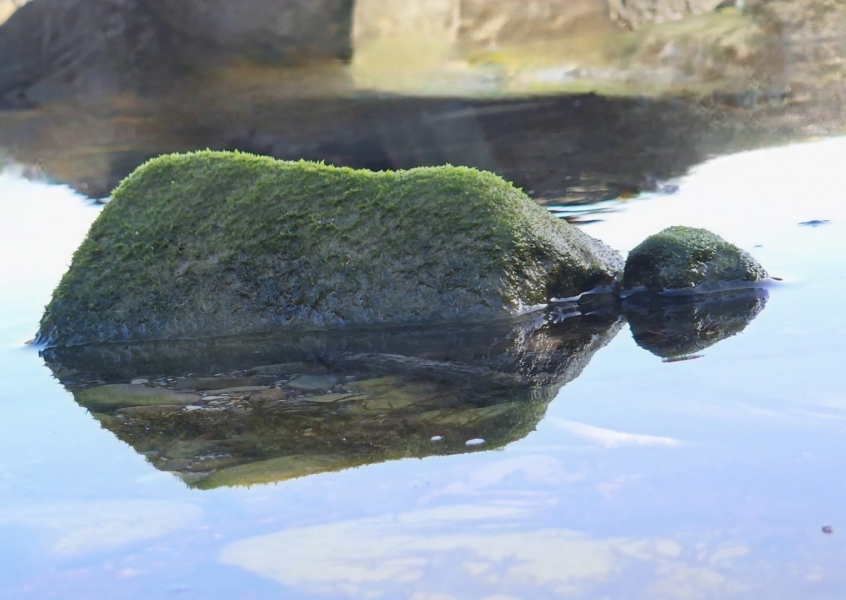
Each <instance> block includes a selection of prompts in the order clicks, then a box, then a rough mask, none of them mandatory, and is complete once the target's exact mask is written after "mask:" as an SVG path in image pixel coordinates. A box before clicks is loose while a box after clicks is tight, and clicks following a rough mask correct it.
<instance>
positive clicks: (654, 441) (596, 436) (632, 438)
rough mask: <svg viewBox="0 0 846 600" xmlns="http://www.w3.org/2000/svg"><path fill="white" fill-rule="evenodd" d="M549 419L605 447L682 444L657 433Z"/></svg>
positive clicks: (552, 423)
mask: <svg viewBox="0 0 846 600" xmlns="http://www.w3.org/2000/svg"><path fill="white" fill-rule="evenodd" d="M547 421H548V422H549V423H550V424H551V425H552V426H554V427H555V428H556V429H559V430H561V431H564V432H566V433H569V434H571V435H574V436H575V437H577V438H579V439H582V440H584V441H586V442H591V443H593V444H599V445H600V446H604V447H605V448H619V447H621V446H652V447H670V448H672V447H675V446H678V445H680V444H681V442H680V441H679V440H676V439H673V438H669V437H661V436H657V435H645V434H642V433H625V432H623V431H615V430H613V429H604V428H602V427H594V426H593V425H586V424H584V423H579V422H577V421H567V420H564V419H558V418H556V417H547Z"/></svg>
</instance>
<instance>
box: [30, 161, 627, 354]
mask: <svg viewBox="0 0 846 600" xmlns="http://www.w3.org/2000/svg"><path fill="white" fill-rule="evenodd" d="M621 268H622V260H621V259H620V257H619V255H618V254H617V253H616V251H613V250H611V249H610V248H608V247H607V246H605V245H604V244H602V243H601V242H599V241H598V240H595V239H593V238H591V237H590V236H588V235H587V234H585V233H583V232H582V231H580V230H578V229H577V228H575V227H573V226H572V225H569V224H568V223H566V222H563V221H560V220H558V219H556V218H555V217H553V216H552V215H550V214H549V212H548V211H546V210H544V209H542V208H540V207H538V206H537V205H536V204H535V203H533V202H532V201H531V200H530V199H529V198H528V197H527V196H526V195H524V194H523V193H522V192H520V191H519V190H517V189H515V188H514V187H513V186H511V185H510V184H508V183H507V182H505V181H503V180H502V179H500V178H498V177H496V176H495V175H493V174H491V173H484V172H480V171H475V170H471V169H466V168H455V167H441V168H434V169H416V170H410V171H405V172H381V173H374V172H371V171H352V170H349V169H338V168H334V167H328V166H325V165H321V164H315V163H306V162H299V163H292V162H281V161H275V160H273V159H269V158H263V157H256V156H250V155H244V154H238V153H213V152H203V153H195V154H187V155H173V156H166V157H162V158H159V159H155V160H153V161H151V162H149V163H147V164H146V165H144V166H142V167H141V168H139V169H138V171H136V172H135V173H134V174H133V175H131V176H129V177H128V178H127V179H126V180H125V181H124V182H123V184H122V185H121V187H120V188H119V189H118V190H116V191H115V194H114V199H113V201H112V202H111V203H110V204H109V205H108V206H107V207H106V208H105V209H104V210H103V213H102V214H101V216H100V217H99V218H98V219H97V221H96V222H95V223H94V225H93V226H92V228H91V231H90V232H89V235H88V238H87V239H86V241H85V242H84V243H83V244H82V246H81V247H80V249H79V250H78V251H77V253H76V255H75V257H74V262H73V264H72V266H71V269H70V270H69V271H68V273H67V274H66V275H65V277H64V278H63V279H62V281H61V283H60V284H59V287H58V288H57V290H56V292H55V294H54V298H53V301H52V303H51V304H50V306H49V307H48V309H47V311H46V313H45V316H44V319H43V322H42V327H41V331H40V334H39V335H40V339H41V340H42V341H44V342H46V343H48V344H50V345H73V344H80V343H87V342H94V341H98V342H101V341H121V340H139V339H157V338H159V339H161V338H172V337H185V336H198V335H203V336H208V335H232V334H242V333H249V332H255V331H261V330H264V329H267V328H274V327H275V328H286V329H326V328H337V327H348V326H361V325H386V324H409V323H439V322H449V321H453V322H461V321H464V322H467V321H481V320H490V319H497V318H504V317H508V316H513V315H516V314H519V313H520V312H521V311H522V310H524V307H527V306H535V305H539V304H545V303H547V302H549V301H550V299H552V298H568V297H574V296H578V295H579V294H581V293H583V292H587V291H590V290H593V289H595V288H600V287H607V286H609V285H611V284H612V283H614V282H615V281H616V278H617V276H618V274H619V272H620V271H621Z"/></svg>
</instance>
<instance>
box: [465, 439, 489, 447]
mask: <svg viewBox="0 0 846 600" xmlns="http://www.w3.org/2000/svg"><path fill="white" fill-rule="evenodd" d="M484 443H485V440H483V439H482V438H473V439H472V440H467V442H465V446H481V445H482V444H484Z"/></svg>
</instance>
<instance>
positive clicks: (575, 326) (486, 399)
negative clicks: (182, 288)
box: [44, 298, 622, 489]
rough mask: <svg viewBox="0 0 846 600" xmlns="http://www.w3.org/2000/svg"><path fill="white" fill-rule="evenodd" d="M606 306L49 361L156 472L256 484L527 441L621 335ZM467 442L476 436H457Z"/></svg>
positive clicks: (206, 482)
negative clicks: (566, 314) (559, 397)
mask: <svg viewBox="0 0 846 600" xmlns="http://www.w3.org/2000/svg"><path fill="white" fill-rule="evenodd" d="M605 302H608V300H607V299H601V298H594V299H592V301H591V303H590V304H588V305H583V306H582V307H581V309H582V310H581V312H582V314H581V315H580V316H573V317H570V318H566V319H564V320H563V321H561V322H558V321H560V318H559V317H558V316H556V315H560V314H562V313H561V312H560V311H558V312H557V313H556V312H555V311H551V312H549V313H547V314H538V313H536V314H532V315H526V316H525V317H523V318H522V319H520V320H518V321H517V322H513V321H510V322H498V323H491V324H487V325H485V326H465V327H448V328H430V329H426V330H424V329H416V330H408V329H406V330H379V331H373V330H368V331H354V330H346V331H341V332H327V333H319V334H318V333H308V334H298V335H290V334H289V335H285V336H280V335H274V336H266V337H263V338H255V337H254V338H249V339H243V338H239V339H218V340H205V341H185V342H167V343H164V342H163V343H148V344H136V345H109V346H104V345H100V346H95V345H92V346H82V347H76V348H66V349H50V350H45V351H44V356H45V359H46V361H47V363H48V365H49V366H50V367H51V368H52V369H53V372H54V373H55V375H56V376H57V377H58V378H59V379H60V380H61V381H62V383H63V384H64V385H65V386H66V387H67V388H68V389H70V390H71V391H72V392H73V393H74V396H75V399H76V400H77V402H78V403H79V404H81V405H82V406H85V407H86V408H88V409H89V410H90V411H91V412H92V414H93V415H94V416H95V418H97V419H98V420H99V421H100V423H101V425H102V427H103V428H105V429H108V430H110V431H112V432H113V433H114V434H115V435H116V436H117V437H118V438H120V439H121V440H123V441H125V442H126V443H128V444H130V445H131V446H132V447H133V448H135V450H137V451H138V452H139V453H142V454H144V455H145V456H147V457H148V459H149V460H150V461H151V462H152V463H153V464H154V465H155V466H156V467H157V468H159V469H161V470H164V471H170V472H174V473H176V474H178V475H180V476H181V477H182V478H183V479H184V480H185V481H186V482H187V483H189V484H190V485H193V486H196V487H199V488H204V489H209V488H214V487H219V486H231V485H251V484H258V483H268V482H273V481H281V480H286V479H290V478H293V477H299V476H304V475H308V474H313V473H320V472H325V471H335V470H340V469H345V468H350V467H355V466H359V465H365V464H370V463H377V462H383V461H386V460H394V459H400V458H407V457H416V458H422V457H424V456H430V455H448V454H457V453H464V452H470V451H473V450H476V449H491V448H497V447H502V446H504V445H506V444H508V443H510V442H513V441H515V440H518V439H521V438H523V437H524V436H526V435H527V434H528V433H529V432H531V431H532V430H533V429H534V428H535V426H536V424H537V423H538V422H539V421H540V420H541V418H542V417H543V415H544V413H545V411H546V407H547V404H548V403H549V402H550V401H551V400H552V398H554V397H555V395H556V393H557V391H558V389H559V388H560V387H561V386H562V385H564V384H566V383H568V382H569V381H571V380H573V379H575V378H576V377H578V375H579V374H580V373H581V371H582V369H584V367H585V366H586V365H587V363H588V361H589V360H590V359H591V357H592V356H593V354H594V353H595V352H596V351H597V350H598V349H599V348H601V347H602V346H604V345H605V344H606V343H607V342H608V341H609V340H610V339H612V338H613V337H614V336H615V335H616V333H617V332H618V331H619V329H620V327H621V325H622V319H621V318H620V316H619V313H618V311H617V310H615V309H614V307H613V304H612V305H611V306H603V303H605ZM571 312H572V311H571ZM586 313H590V314H586ZM132 381H134V382H135V383H130V382H132ZM435 437H440V439H439V440H433V439H432V438H435ZM471 439H483V440H485V443H484V444H482V445H480V446H468V445H466V442H467V441H468V440H471Z"/></svg>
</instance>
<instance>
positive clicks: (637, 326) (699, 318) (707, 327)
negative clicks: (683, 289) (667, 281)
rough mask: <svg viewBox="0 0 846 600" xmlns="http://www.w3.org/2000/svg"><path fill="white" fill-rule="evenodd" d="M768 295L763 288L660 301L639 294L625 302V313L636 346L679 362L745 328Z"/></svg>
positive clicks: (762, 306)
mask: <svg viewBox="0 0 846 600" xmlns="http://www.w3.org/2000/svg"><path fill="white" fill-rule="evenodd" d="M768 296H769V295H768V293H767V290H765V289H749V290H740V291H734V292H724V293H719V294H707V295H703V296H676V297H662V298H656V297H654V296H650V295H647V294H639V295H635V296H632V297H630V298H629V299H627V301H626V305H625V314H626V318H627V319H628V321H629V326H630V327H631V331H632V336H634V339H635V342H637V345H638V346H640V347H641V348H643V349H645V350H648V351H649V352H651V353H652V354H654V355H656V356H659V357H661V358H663V359H665V360H668V361H672V360H682V359H684V358H693V357H694V356H695V355H696V353H697V352H700V351H702V350H704V349H705V348H708V347H709V346H713V345H714V344H716V343H717V342H719V341H721V340H724V339H726V338H728V337H731V336H733V335H735V334H738V333H740V332H741V331H743V330H744V329H746V326H747V325H749V323H751V322H752V320H753V319H754V318H755V317H757V316H758V313H760V312H761V311H762V310H763V309H764V305H765V304H766V302H767V298H768Z"/></svg>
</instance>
